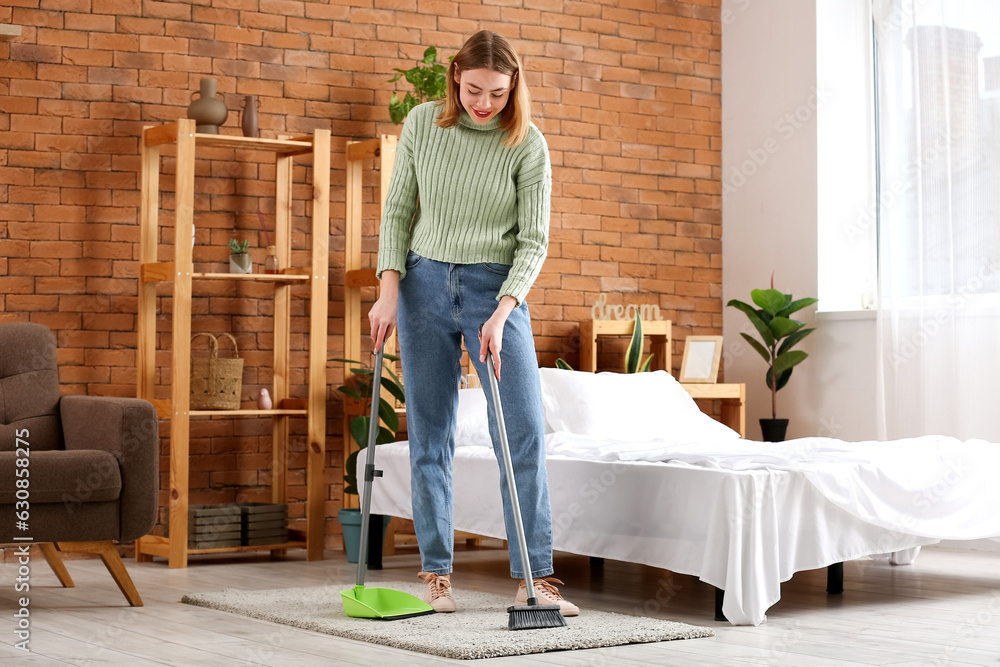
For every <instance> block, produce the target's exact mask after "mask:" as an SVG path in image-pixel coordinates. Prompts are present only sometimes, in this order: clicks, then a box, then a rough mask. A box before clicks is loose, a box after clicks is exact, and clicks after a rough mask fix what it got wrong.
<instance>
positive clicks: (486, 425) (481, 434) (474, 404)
mask: <svg viewBox="0 0 1000 667" xmlns="http://www.w3.org/2000/svg"><path fill="white" fill-rule="evenodd" d="M455 446H456V447H492V446H493V440H491V439H490V422H489V417H488V416H487V414H486V394H484V393H483V390H482V388H478V389H459V390H458V411H457V412H456V413H455Z"/></svg>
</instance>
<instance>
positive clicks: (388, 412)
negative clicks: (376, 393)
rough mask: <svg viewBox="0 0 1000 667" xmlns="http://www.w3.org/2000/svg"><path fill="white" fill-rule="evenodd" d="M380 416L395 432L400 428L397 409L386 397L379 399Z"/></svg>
mask: <svg viewBox="0 0 1000 667" xmlns="http://www.w3.org/2000/svg"><path fill="white" fill-rule="evenodd" d="M378 416H379V417H380V418H381V419H382V421H383V422H385V425H386V426H387V427H388V428H389V429H390V430H391V431H393V432H395V431H397V430H398V429H399V416H398V415H397V414H396V409H395V408H394V407H392V406H391V405H389V401H387V400H385V399H384V398H380V399H379V402H378Z"/></svg>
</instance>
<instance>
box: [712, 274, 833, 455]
mask: <svg viewBox="0 0 1000 667" xmlns="http://www.w3.org/2000/svg"><path fill="white" fill-rule="evenodd" d="M750 298H751V300H753V302H754V304H756V305H757V306H758V307H757V308H754V307H753V306H751V305H750V304H748V303H744V302H743V301H739V300H737V299H731V300H730V301H729V303H728V304H726V305H727V306H730V307H732V308H736V309H738V310H740V311H742V312H743V313H744V314H745V315H746V316H747V318H748V319H749V320H750V323H751V324H753V326H754V328H755V329H756V330H757V333H758V334H760V338H761V340H757V339H756V338H754V337H753V336H751V335H750V334H748V333H744V332H740V335H741V336H743V339H744V340H746V342H748V343H750V347H752V348H753V349H755V350H756V351H757V354H759V355H760V356H761V357H762V358H763V359H764V361H765V362H767V375H766V380H767V387H768V389H770V390H771V418H770V419H761V420H760V430H761V436H762V438H763V440H764V441H765V442H781V441H782V440H784V439H785V432H786V429H787V428H788V420H787V419H778V418H777V417H778V399H777V395H778V390H779V389H781V388H782V387H784V386H785V385H786V384H788V379H789V378H790V377H791V376H792V369H793V368H794V367H795V366H797V365H798V364H800V363H802V362H803V361H804V360H805V358H806V357H808V356H809V355H807V354H806V353H805V352H803V351H801V350H793V349H792V348H793V347H795V345H797V344H798V343H799V341H801V340H802V339H803V338H805V337H806V336H808V335H809V334H811V333H812V332H813V331H815V328H812V329H806V328H804V327H805V325H806V323H805V322H800V321H798V320H793V319H791V317H789V316H790V315H791V314H792V313H794V312H797V311H799V310H802V309H803V308H805V307H806V306H811V305H812V304H814V303H816V302H817V301H819V299H814V298H811V297H809V298H805V299H798V300H795V299H793V298H792V295H791V294H782V293H781V292H780V291H778V290H776V289H774V281H773V279H772V281H771V288H770V289H755V290H753V291H752V292H750Z"/></svg>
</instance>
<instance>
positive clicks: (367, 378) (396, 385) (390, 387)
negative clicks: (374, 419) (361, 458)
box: [333, 354, 405, 569]
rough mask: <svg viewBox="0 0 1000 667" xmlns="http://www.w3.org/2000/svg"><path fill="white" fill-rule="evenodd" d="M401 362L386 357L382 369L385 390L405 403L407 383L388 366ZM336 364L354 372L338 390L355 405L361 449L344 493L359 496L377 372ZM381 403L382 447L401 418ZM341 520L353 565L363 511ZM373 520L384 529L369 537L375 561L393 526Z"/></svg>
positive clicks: (347, 468) (348, 466)
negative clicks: (360, 465) (359, 473)
mask: <svg viewBox="0 0 1000 667" xmlns="http://www.w3.org/2000/svg"><path fill="white" fill-rule="evenodd" d="M398 360H399V357H396V356H393V355H391V354H384V355H383V362H382V368H380V369H379V372H380V373H381V374H382V380H381V384H382V387H383V388H385V389H386V390H387V391H388V392H389V393H390V394H392V396H393V397H394V398H396V400H398V401H399V402H400V404H402V403H403V402H404V401H405V394H404V392H403V383H402V382H400V380H399V378H398V377H397V376H396V374H395V373H393V372H392V369H391V368H390V367H389V366H388V364H386V361H398ZM333 361H339V362H342V363H344V364H350V365H351V366H352V368H351V373H352V374H353V377H352V378H351V381H350V382H348V383H347V384H345V385H342V386H340V387H338V388H337V391H339V392H340V393H342V394H343V395H344V396H346V397H347V398H348V399H350V400H351V401H353V405H350V406H348V407H349V414H354V415H355V416H354V417H352V418H351V423H350V428H351V439H352V440H354V442H355V444H357V446H358V449H357V450H356V451H354V452H352V453H351V454H350V455H349V456H348V457H347V460H346V461H345V462H344V493H346V494H350V495H359V492H358V476H357V463H358V455H359V454H361V452H362V451H364V450H365V449H366V448H367V447H368V424H369V422H370V421H371V416H370V415H371V406H372V400H374V398H373V396H372V387H373V384H374V382H373V380H374V377H375V369H374V368H372V367H371V366H369V365H368V364H365V363H363V362H360V361H354V360H352V359H334V360H333ZM378 401H379V404H378V415H379V421H380V422H381V423H380V424H379V427H378V435H377V436H376V438H375V444H376V445H381V444H385V443H387V442H394V441H395V440H396V433H397V432H398V431H399V417H398V415H397V414H396V409H395V408H394V407H393V405H392V404H391V403H390V402H389V401H387V400H386V399H385V397H383V396H379V397H378ZM337 518H338V519H339V520H340V524H341V527H342V528H343V531H344V549H345V551H346V552H347V561H348V562H349V563H357V562H358V548H359V546H360V536H361V510H360V509H358V508H356V507H345V508H342V509H341V510H340V511H339V512H338V515H337ZM371 519H372V523H373V524H374V525H375V526H379V525H381V527H382V530H380V531H379V530H372V531H370V535H369V542H368V545H369V547H368V554H369V558H372V559H375V558H378V557H379V555H380V554H381V553H382V551H381V547H382V540H383V539H384V536H385V529H386V527H387V526H388V523H389V522H388V519H389V517H387V516H382V515H375V514H373V515H371ZM373 538H374V539H375V542H374V543H373V542H372V539H373ZM368 566H369V569H378V564H377V563H373V562H369V564H368Z"/></svg>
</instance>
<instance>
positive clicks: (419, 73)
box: [389, 46, 454, 125]
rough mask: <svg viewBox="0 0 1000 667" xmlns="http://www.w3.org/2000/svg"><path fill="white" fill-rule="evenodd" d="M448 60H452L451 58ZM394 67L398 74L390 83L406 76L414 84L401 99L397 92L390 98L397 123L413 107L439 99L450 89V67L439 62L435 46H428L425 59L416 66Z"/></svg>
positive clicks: (390, 115)
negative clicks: (407, 67)
mask: <svg viewBox="0 0 1000 667" xmlns="http://www.w3.org/2000/svg"><path fill="white" fill-rule="evenodd" d="M452 57H454V56H452ZM448 60H449V62H450V61H451V58H449V59H448ZM393 69H394V70H395V71H396V72H397V74H396V76H394V77H392V78H391V79H389V82H390V83H395V82H396V81H399V80H400V79H401V78H405V79H406V80H407V82H409V84H410V85H412V86H413V92H412V93H406V95H404V96H403V99H399V95H398V94H397V93H393V94H392V97H391V98H390V99H389V118H391V119H392V122H393V123H395V124H396V125H399V124H400V123H402V122H403V119H405V118H406V115H407V114H409V113H410V110H411V109H413V107H415V106H417V105H418V104H423V103H424V102H430V101H432V100H439V99H441V98H442V97H444V96H445V93H446V92H447V90H448V85H447V84H448V79H447V76H448V68H447V67H446V66H445V65H442V64H441V63H439V62H437V49H435V48H434V47H433V46H429V47H427V49H426V50H425V51H424V57H423V59H422V60H421V61H420V62H419V63H417V64H416V65H415V66H414V67H411V68H410V69H400V68H398V67H396V68H393Z"/></svg>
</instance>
